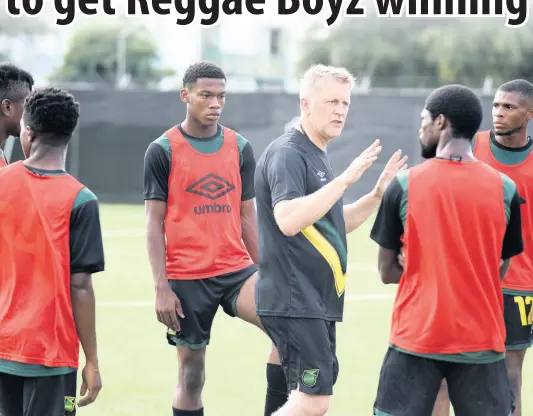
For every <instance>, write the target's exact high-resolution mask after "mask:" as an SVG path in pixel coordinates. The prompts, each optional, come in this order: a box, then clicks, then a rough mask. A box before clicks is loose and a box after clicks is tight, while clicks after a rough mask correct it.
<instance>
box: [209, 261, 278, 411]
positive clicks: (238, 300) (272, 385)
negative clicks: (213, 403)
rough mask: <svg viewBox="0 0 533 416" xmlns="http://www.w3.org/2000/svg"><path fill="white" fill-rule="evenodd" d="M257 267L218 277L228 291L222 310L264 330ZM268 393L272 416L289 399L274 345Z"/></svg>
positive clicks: (268, 379)
mask: <svg viewBox="0 0 533 416" xmlns="http://www.w3.org/2000/svg"><path fill="white" fill-rule="evenodd" d="M256 270H257V268H256V267H251V268H247V269H246V270H244V271H241V272H238V273H232V274H231V275H228V276H223V277H219V278H217V279H219V280H220V281H224V283H223V284H224V285H225V286H226V290H225V293H224V297H223V298H222V307H223V308H224V310H225V311H226V313H227V314H228V315H230V316H238V317H239V318H241V319H242V320H244V321H246V322H249V323H251V324H253V325H255V326H257V327H258V328H259V329H261V330H262V331H265V329H264V328H263V325H262V324H261V320H260V319H259V317H258V316H257V314H256V308H255V282H256V281H257V276H258V273H257V271H256ZM266 379H267V393H266V399H265V410H264V416H270V415H271V414H272V413H274V411H276V410H277V409H279V408H280V407H281V406H283V404H285V402H286V401H287V399H288V391H287V382H286V380H285V374H284V372H283V369H282V368H281V364H280V360H279V355H278V351H277V350H276V347H275V345H274V344H272V348H271V350H270V353H269V356H268V359H267V365H266Z"/></svg>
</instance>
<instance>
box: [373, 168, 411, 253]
mask: <svg viewBox="0 0 533 416" xmlns="http://www.w3.org/2000/svg"><path fill="white" fill-rule="evenodd" d="M402 196H403V188H402V185H401V184H400V182H399V181H398V178H394V179H393V180H392V181H391V183H390V184H389V186H388V187H387V189H386V190H385V194H384V195H383V200H382V201H381V205H380V206H379V210H378V214H377V216H376V220H375V222H374V225H373V227H372V230H371V232H370V238H371V239H372V240H374V241H375V242H376V243H378V244H379V245H380V246H381V247H383V248H386V249H389V250H396V251H398V250H400V248H401V247H402V242H401V237H402V235H403V232H404V230H403V222H402V219H401V217H400V207H401V203H402Z"/></svg>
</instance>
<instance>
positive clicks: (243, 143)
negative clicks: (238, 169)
mask: <svg viewBox="0 0 533 416" xmlns="http://www.w3.org/2000/svg"><path fill="white" fill-rule="evenodd" d="M222 128H223V130H225V129H227V130H229V131H232V132H233V133H235V139H236V140H237V146H238V147H239V151H240V152H241V153H242V151H243V149H244V148H245V147H246V146H247V145H248V146H250V142H249V141H248V140H247V139H246V138H245V137H244V136H243V135H242V134H241V133H239V132H238V131H236V130H233V129H232V128H230V127H227V126H222Z"/></svg>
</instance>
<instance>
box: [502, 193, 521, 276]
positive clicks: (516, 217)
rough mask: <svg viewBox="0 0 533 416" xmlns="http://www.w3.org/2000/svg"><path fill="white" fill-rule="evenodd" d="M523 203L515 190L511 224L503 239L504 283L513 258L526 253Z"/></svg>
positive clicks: (509, 223) (510, 218)
mask: <svg viewBox="0 0 533 416" xmlns="http://www.w3.org/2000/svg"><path fill="white" fill-rule="evenodd" d="M521 201H523V199H522V197H521V196H520V195H519V193H518V191H517V190H515V192H514V195H513V198H512V200H511V205H510V210H509V222H508V223H507V229H506V230H505V236H504V238H503V247H502V261H501V264H500V279H501V280H502V281H503V280H504V279H505V276H506V274H507V272H508V271H509V267H510V266H511V258H512V257H514V256H517V255H519V254H521V253H522V252H523V251H524V239H523V236H522V212H521V208H520V205H521V203H522V202H521Z"/></svg>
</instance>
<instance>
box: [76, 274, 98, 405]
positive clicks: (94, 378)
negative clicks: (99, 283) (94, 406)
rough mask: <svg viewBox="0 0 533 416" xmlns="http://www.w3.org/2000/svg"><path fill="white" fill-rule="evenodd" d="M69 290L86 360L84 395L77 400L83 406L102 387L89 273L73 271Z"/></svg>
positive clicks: (92, 399) (89, 401) (83, 376)
mask: <svg viewBox="0 0 533 416" xmlns="http://www.w3.org/2000/svg"><path fill="white" fill-rule="evenodd" d="M70 290H71V296H72V310H73V314H74V322H75V323H76V329H77V331H78V337H79V338H80V343H81V346H82V348H83V352H84V354H85V361H86V363H85V368H84V369H83V372H82V380H83V382H82V385H81V390H80V394H81V395H82V396H85V397H83V398H82V399H81V400H80V401H79V406H80V407H83V406H87V405H88V404H91V403H93V402H94V401H95V400H96V398H97V397H98V393H99V392H100V390H101V388H102V380H101V378H100V370H99V367H98V352H97V346H96V325H95V320H96V319H95V315H96V314H95V303H96V301H95V297H94V290H93V284H92V279H91V275H90V274H89V273H74V274H73V275H72V276H71V278H70Z"/></svg>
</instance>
